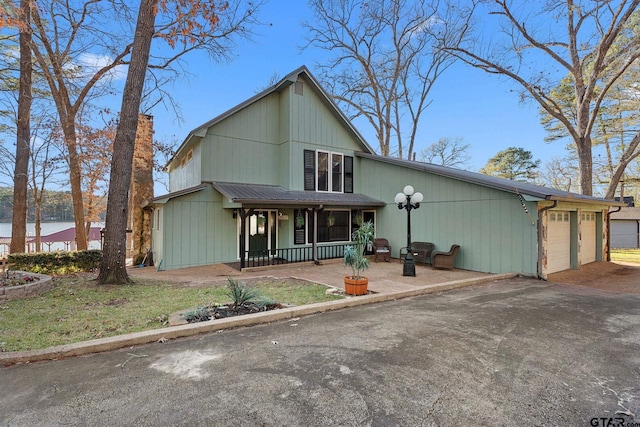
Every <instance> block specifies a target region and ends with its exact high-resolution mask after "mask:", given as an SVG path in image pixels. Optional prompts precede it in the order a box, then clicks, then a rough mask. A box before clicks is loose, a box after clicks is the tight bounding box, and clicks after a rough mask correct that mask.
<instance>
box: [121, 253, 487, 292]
mask: <svg viewBox="0 0 640 427" xmlns="http://www.w3.org/2000/svg"><path fill="white" fill-rule="evenodd" d="M128 272H129V275H130V276H131V277H132V278H139V279H156V280H167V281H172V282H178V283H185V284H186V283H191V284H193V285H205V284H208V283H216V282H220V281H223V282H226V278H227V277H233V278H237V279H240V280H242V279H251V278H258V277H276V278H288V277H291V278H297V279H305V280H309V281H312V282H316V283H321V284H324V285H327V286H332V287H336V288H340V289H344V283H343V279H344V276H346V275H349V274H350V270H349V269H348V268H347V267H345V266H344V265H343V264H342V259H335V260H328V261H322V263H321V264H320V265H315V264H313V263H300V264H285V265H275V266H268V267H256V268H250V269H245V270H244V271H239V270H237V269H235V268H233V267H231V266H229V265H226V264H214V265H207V266H200V267H189V268H181V269H176V270H168V271H157V269H156V268H155V267H143V268H139V267H131V268H129V270H128ZM364 275H365V276H367V277H368V278H369V290H370V291H372V292H375V293H385V294H388V293H396V292H402V291H410V290H416V289H420V288H424V287H428V286H431V285H438V284H442V283H447V282H455V281H459V280H463V281H466V280H471V279H485V280H486V279H488V278H489V277H490V276H491V275H490V274H487V273H479V272H477V271H468V270H460V269H454V270H436V269H434V268H432V267H431V266H430V265H424V264H421V263H418V264H416V276H415V277H408V276H403V275H402V262H401V261H400V260H399V259H391V261H390V262H373V261H372V262H371V266H370V267H369V269H367V270H365V272H364Z"/></svg>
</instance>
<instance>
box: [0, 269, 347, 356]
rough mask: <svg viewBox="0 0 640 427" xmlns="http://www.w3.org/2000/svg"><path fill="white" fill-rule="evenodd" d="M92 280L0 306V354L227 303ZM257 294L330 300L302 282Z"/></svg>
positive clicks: (59, 281) (154, 323)
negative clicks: (98, 284)
mask: <svg viewBox="0 0 640 427" xmlns="http://www.w3.org/2000/svg"><path fill="white" fill-rule="evenodd" d="M93 278H94V276H87V275H78V276H69V277H60V278H56V279H54V280H55V283H56V285H55V287H54V289H52V290H51V291H49V292H47V293H46V294H44V295H42V296H39V297H33V298H27V299H23V300H15V301H7V302H5V303H2V304H1V305H0V351H22V350H34V349H41V348H46V347H51V346H55V345H62V344H70V343H75V342H80V341H86V340H90V339H94V338H103V337H109V336H114V335H122V334H127V333H130V332H139V331H144V330H150V329H158V328H163V327H167V326H168V325H167V319H168V316H169V314H171V313H173V312H176V311H179V310H185V309H191V308H197V307H203V306H208V305H213V304H215V303H227V302H230V301H231V299H230V297H229V296H227V287H226V286H224V285H219V286H215V287H214V286H211V287H206V288H189V287H184V286H180V285H176V284H175V283H165V282H160V281H151V280H146V281H136V282H135V283H134V284H131V285H125V286H97V285H95V283H94V282H93V280H92V279H93ZM251 286H252V287H255V288H256V289H258V290H259V291H260V292H261V294H263V295H265V296H267V297H270V298H271V299H273V300H275V301H277V302H279V303H283V304H292V305H304V304H310V303H315V302H323V301H331V300H335V299H339V298H341V297H340V296H335V295H326V294H325V291H326V289H327V288H326V287H325V286H322V285H317V284H311V283H308V282H302V281H291V282H276V281H271V282H269V281H264V282H257V283H255V284H253V283H252V284H251Z"/></svg>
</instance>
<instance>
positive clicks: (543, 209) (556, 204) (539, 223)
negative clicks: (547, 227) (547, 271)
mask: <svg viewBox="0 0 640 427" xmlns="http://www.w3.org/2000/svg"><path fill="white" fill-rule="evenodd" d="M556 206H558V201H557V200H554V201H553V204H552V205H551V206H545V207H543V208H540V209H539V210H538V279H541V278H542V214H543V213H544V211H548V210H549V209H553V208H555V207H556Z"/></svg>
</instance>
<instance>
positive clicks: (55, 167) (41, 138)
mask: <svg viewBox="0 0 640 427" xmlns="http://www.w3.org/2000/svg"><path fill="white" fill-rule="evenodd" d="M43 116H45V115H44V114H43V115H42V116H41V117H43ZM45 117H46V116H45ZM54 126H55V125H53V124H52V123H51V122H43V121H40V120H38V121H37V125H36V126H34V129H32V130H33V133H34V135H33V140H32V143H31V156H30V163H31V164H30V165H29V188H30V190H31V195H32V198H33V204H34V210H35V221H34V222H35V223H34V229H35V236H34V237H35V250H36V252H40V251H41V250H42V246H41V244H42V243H41V235H42V226H41V224H42V205H43V202H44V197H45V194H46V192H45V188H46V185H47V181H48V180H49V179H50V178H51V177H52V176H53V175H54V174H55V173H57V172H58V171H59V169H60V167H59V164H60V163H61V162H60V160H61V157H62V156H61V153H60V152H59V150H58V148H57V146H56V145H55V144H54V143H53V139H52V135H53V133H52V128H53V127H54Z"/></svg>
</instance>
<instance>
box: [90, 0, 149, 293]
mask: <svg viewBox="0 0 640 427" xmlns="http://www.w3.org/2000/svg"><path fill="white" fill-rule="evenodd" d="M157 7H158V0H141V2H140V10H139V12H138V23H137V24H136V32H135V37H134V40H133V48H132V52H131V64H130V66H129V73H128V74H127V82H126V84H125V87H124V93H123V96H122V108H121V109H120V114H121V116H120V123H119V124H118V128H117V130H116V139H115V141H114V144H113V145H114V152H113V159H112V161H111V174H110V178H109V197H108V199H107V200H108V202H107V203H108V204H107V218H106V223H105V235H104V246H103V254H102V263H101V265H100V274H99V275H98V282H99V283H101V284H105V283H116V284H120V283H127V282H129V281H130V279H129V276H128V275H127V270H126V268H125V257H126V240H127V239H126V228H127V222H126V220H127V204H128V203H127V202H128V198H129V187H130V185H131V170H132V162H133V147H134V143H135V138H136V131H137V129H138V111H139V110H140V101H141V99H142V89H143V87H144V78H145V77H144V76H145V74H146V72H147V66H148V64H149V51H150V50H151V40H152V38H153V33H154V23H155V19H156V8H157ZM123 213H124V214H123Z"/></svg>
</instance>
